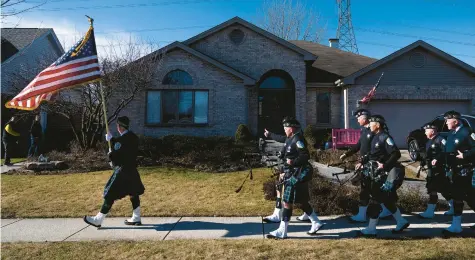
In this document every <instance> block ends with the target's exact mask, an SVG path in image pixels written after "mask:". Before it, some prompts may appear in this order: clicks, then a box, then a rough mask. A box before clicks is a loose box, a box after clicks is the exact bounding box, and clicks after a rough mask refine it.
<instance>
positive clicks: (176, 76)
mask: <svg viewBox="0 0 475 260" xmlns="http://www.w3.org/2000/svg"><path fill="white" fill-rule="evenodd" d="M162 84H163V85H193V80H192V79H191V76H190V74H188V73H187V72H185V71H183V70H173V71H170V72H168V73H167V75H165V77H164V78H163V81H162Z"/></svg>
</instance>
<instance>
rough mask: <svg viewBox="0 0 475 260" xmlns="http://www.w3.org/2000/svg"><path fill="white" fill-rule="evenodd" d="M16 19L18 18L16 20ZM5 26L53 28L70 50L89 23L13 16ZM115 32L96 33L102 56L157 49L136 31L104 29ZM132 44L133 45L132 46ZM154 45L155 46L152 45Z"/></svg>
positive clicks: (64, 46)
mask: <svg viewBox="0 0 475 260" xmlns="http://www.w3.org/2000/svg"><path fill="white" fill-rule="evenodd" d="M15 19H16V20H15ZM2 26H4V27H12V26H15V27H17V28H53V30H54V32H55V33H56V36H57V37H58V40H59V41H60V43H61V45H63V48H64V50H65V51H67V50H69V48H71V47H72V46H73V44H74V43H76V42H77V41H79V40H80V39H81V37H83V36H84V35H85V33H86V32H87V30H88V28H89V23H88V21H87V19H86V18H84V22H83V23H81V24H80V25H77V24H75V23H74V22H73V21H71V20H68V19H64V18H63V19H50V18H44V17H43V18H31V17H28V18H25V17H23V18H20V19H19V18H13V19H10V21H9V23H4V24H3V25H2ZM95 30H96V31H99V32H100V31H107V32H111V31H112V32H114V33H107V34H103V33H99V34H97V33H96V34H95V37H96V46H97V52H98V55H99V56H100V57H106V56H108V57H111V56H112V57H121V56H123V55H126V54H127V53H129V52H130V49H131V48H134V52H136V53H135V54H134V56H143V55H145V54H148V53H150V51H151V48H152V49H154V50H155V49H157V48H156V47H158V46H155V45H154V44H150V43H149V42H146V41H144V40H143V39H141V38H140V37H139V36H138V35H136V34H134V33H127V32H118V31H123V29H120V28H107V29H104V30H98V29H97V27H96V28H95ZM131 46H132V47H131ZM152 46H153V47H152Z"/></svg>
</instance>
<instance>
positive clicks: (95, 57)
mask: <svg viewBox="0 0 475 260" xmlns="http://www.w3.org/2000/svg"><path fill="white" fill-rule="evenodd" d="M93 59H96V60H97V55H93V56H89V57H85V58H81V59H77V60H72V61H69V62H66V63H63V64H61V65H58V66H53V65H51V66H49V67H48V68H46V69H45V70H43V71H42V73H43V72H46V71H51V70H57V69H62V68H64V67H66V66H68V65H70V64H73V63H77V62H83V61H88V60H93ZM40 75H41V73H40Z"/></svg>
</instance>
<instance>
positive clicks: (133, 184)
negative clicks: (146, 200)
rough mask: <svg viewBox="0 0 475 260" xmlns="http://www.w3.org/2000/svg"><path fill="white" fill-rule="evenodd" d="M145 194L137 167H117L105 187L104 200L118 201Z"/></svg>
mask: <svg viewBox="0 0 475 260" xmlns="http://www.w3.org/2000/svg"><path fill="white" fill-rule="evenodd" d="M144 192H145V187H144V186H143V183H142V180H141V179H140V175H139V172H138V171H137V168H135V167H115V169H114V172H113V173H112V176H111V177H110V178H109V180H108V181H107V184H106V186H105V187H104V199H106V200H118V199H122V198H124V197H125V196H138V195H142V194H144Z"/></svg>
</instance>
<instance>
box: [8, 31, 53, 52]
mask: <svg viewBox="0 0 475 260" xmlns="http://www.w3.org/2000/svg"><path fill="white" fill-rule="evenodd" d="M50 30H51V31H52V30H53V29H51V28H2V37H3V38H5V39H7V40H8V41H9V42H10V43H11V44H13V46H15V48H17V49H18V50H21V49H23V48H25V47H26V46H28V45H30V44H31V43H32V42H33V41H34V40H35V39H37V38H39V37H41V36H43V35H44V34H46V33H47V32H49V31H50Z"/></svg>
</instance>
